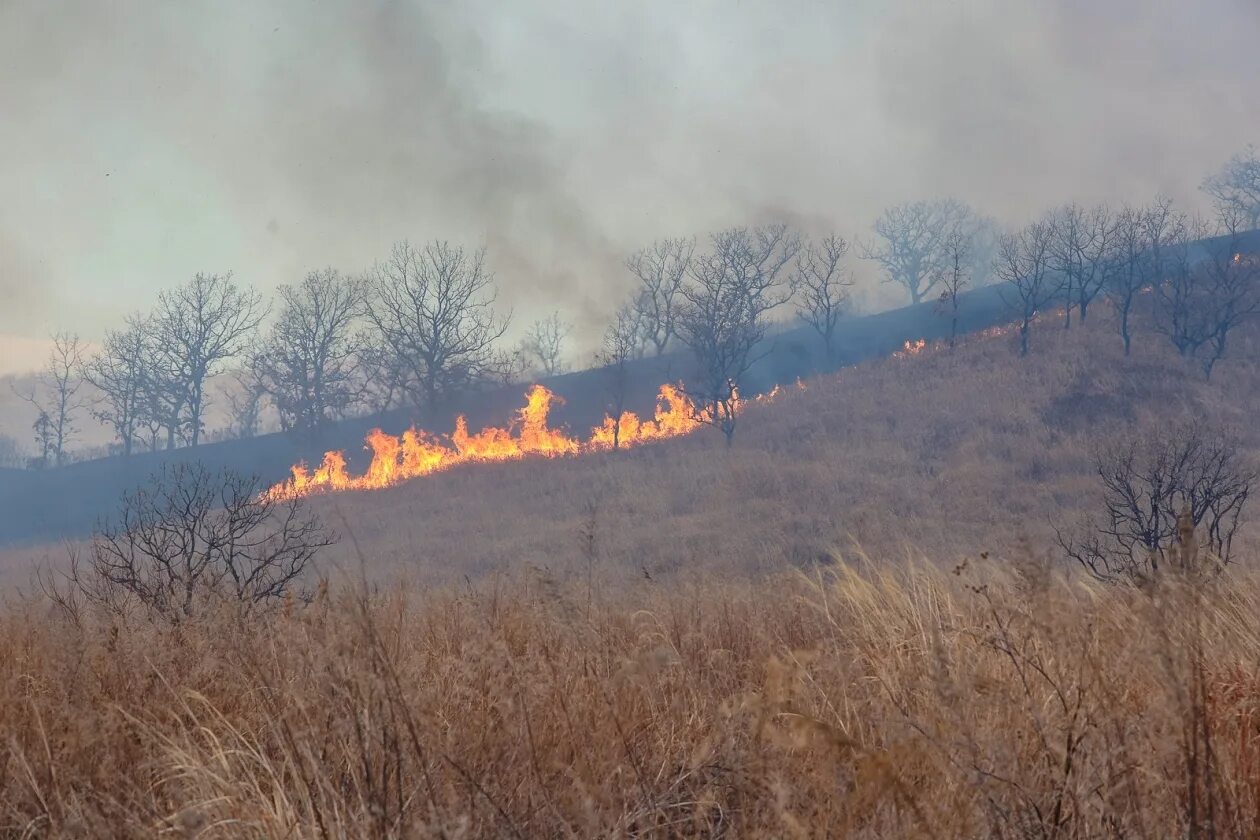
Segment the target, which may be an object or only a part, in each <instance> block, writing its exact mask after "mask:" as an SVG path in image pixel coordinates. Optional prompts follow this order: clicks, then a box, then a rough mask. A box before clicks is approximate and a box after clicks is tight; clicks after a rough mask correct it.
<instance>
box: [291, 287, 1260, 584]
mask: <svg viewBox="0 0 1260 840" xmlns="http://www.w3.org/2000/svg"><path fill="white" fill-rule="evenodd" d="M1113 329H1114V328H1113V325H1112V323H1111V322H1110V314H1109V313H1107V312H1106V311H1105V310H1104V309H1099V310H1098V312H1097V315H1095V316H1092V317H1091V321H1090V323H1089V324H1088V325H1087V326H1085V327H1084V328H1082V327H1079V326H1078V327H1075V328H1073V329H1072V330H1071V331H1070V332H1065V331H1064V330H1063V329H1062V328H1061V326H1060V325H1059V324H1058V323H1057V322H1053V323H1051V322H1046V323H1042V324H1040V325H1038V327H1037V331H1036V335H1035V336H1034V353H1033V355H1031V356H1030V357H1028V358H1023V359H1021V358H1019V357H1018V356H1017V355H1016V354H1015V348H1014V346H1013V341H1014V339H1013V337H1011V336H1007V335H999V336H989V337H985V338H976V339H973V340H971V341H969V342H967V343H965V344H964V345H963V346H961V347H959V348H958V350H957V351H956V352H954V353H952V354H951V353H949V352H947V351H945V350H943V349H941V350H938V351H936V352H927V353H924V354H920V355H917V356H912V357H904V358H898V357H893V358H886V359H881V360H876V361H872V362H868V363H864V364H861V365H858V366H856V367H853V368H850V369H846V370H842V371H840V372H838V373H836V374H832V375H827V376H823V377H819V378H817V379H815V380H812V381H810V382H809V384H808V387H807V388H806V389H805V390H803V391H799V390H797V389H795V388H788V389H787V390H786V392H785V393H784V394H783V395H782V396H781V397H779V398H778V399H777V400H775V401H773V402H771V403H768V404H758V405H753V406H750V407H749V408H748V409H747V411H746V413H745V415H744V416H743V418H742V420H741V426H740V428H739V430H738V433H737V436H736V441H735V445H734V446H733V447H732V448H730V449H727V448H726V447H725V446H724V445H723V443H722V440H721V435H719V434H717V433H716V432H715V431H713V430H709V429H706V430H703V431H702V432H700V433H698V434H695V435H693V436H691V437H688V438H681V439H676V440H672V441H667V442H663V443H660V444H655V445H649V446H645V447H643V448H640V449H636V450H631V451H624V452H617V453H607V454H601V455H589V456H582V457H579V458H571V459H560V460H536V461H525V462H518V463H508V464H485V465H474V466H470V467H467V468H460V469H457V470H454V471H451V472H449V473H443V474H437V475H433V476H429V477H426V478H422V479H418V480H416V481H413V482H411V483H409V484H406V485H402V486H398V487H395V488H392V489H388V490H384V491H376V492H360V493H347V494H339V495H334V496H328V497H322V498H321V497H317V498H314V499H313V500H312V503H313V504H314V505H315V506H316V508H317V509H319V510H320V511H321V512H323V513H324V514H325V515H326V516H327V517H328V518H329V519H330V520H331V521H332V522H333V523H334V524H336V525H337V527H338V528H339V529H341V530H348V531H350V532H352V534H353V536H354V537H355V541H356V544H357V550H360V551H362V552H363V553H364V554H365V555H366V556H367V557H370V558H371V567H372V571H373V572H374V573H376V574H380V575H384V576H393V575H394V574H402V575H404V576H407V577H412V578H417V579H420V580H423V581H441V580H450V579H451V578H458V577H461V576H463V575H465V574H468V575H478V574H482V573H486V572H491V571H498V570H512V569H517V570H519V569H520V568H522V567H525V566H538V567H548V568H551V569H552V570H554V571H557V572H581V573H582V574H585V573H586V571H587V568H588V566H597V567H599V568H601V569H604V570H606V571H609V572H611V573H613V574H614V575H617V576H622V577H624V576H626V575H644V574H646V575H650V576H653V577H659V576H661V575H668V574H670V573H673V572H679V571H686V572H695V571H700V572H703V573H708V572H711V571H738V572H753V573H759V572H764V571H775V570H780V569H783V568H785V567H790V566H802V567H808V566H810V565H811V564H814V563H819V562H821V563H828V562H830V561H831V558H832V557H833V554H834V552H835V551H837V550H839V551H841V552H846V551H851V550H853V548H854V546H856V545H861V546H862V547H863V548H864V549H866V550H869V551H871V552H872V553H873V554H875V555H877V556H880V557H883V558H889V557H895V556H903V555H904V554H906V553H907V552H912V551H913V552H919V551H922V552H926V553H928V554H930V555H931V556H932V557H934V558H936V559H939V560H942V561H947V560H950V559H953V558H957V557H961V556H964V555H968V554H975V553H978V552H981V551H986V550H989V551H996V552H999V553H1002V552H1006V551H1010V550H1013V549H1015V548H1016V547H1017V546H1019V545H1020V544H1021V543H1022V542H1023V541H1025V540H1027V541H1028V542H1030V543H1031V544H1032V545H1034V546H1040V547H1048V546H1049V545H1050V543H1051V542H1052V537H1053V524H1054V523H1055V522H1061V521H1064V520H1070V519H1072V518H1074V517H1076V516H1077V515H1079V514H1081V513H1084V512H1087V511H1089V510H1091V509H1092V507H1093V505H1094V500H1095V498H1096V486H1095V485H1096V482H1095V478H1094V475H1093V466H1092V461H1091V450H1092V448H1093V447H1096V446H1099V445H1105V443H1106V441H1108V440H1109V439H1110V438H1112V437H1113V436H1115V435H1121V434H1128V433H1131V432H1132V431H1134V430H1139V431H1140V430H1141V429H1154V428H1156V427H1158V426H1159V425H1160V424H1163V423H1168V422H1173V421H1179V420H1187V419H1193V418H1199V419H1206V420H1209V421H1211V422H1213V423H1217V424H1220V425H1223V426H1228V427H1231V428H1233V429H1234V430H1236V431H1237V433H1238V434H1240V435H1241V436H1243V438H1244V440H1245V442H1246V443H1247V445H1248V446H1249V447H1251V448H1252V450H1253V451H1255V452H1257V453H1260V429H1257V426H1256V424H1255V423H1254V419H1253V414H1254V410H1255V407H1256V406H1257V405H1260V338H1258V336H1260V331H1257V330H1251V331H1249V332H1247V333H1245V334H1243V335H1240V336H1239V337H1238V341H1237V344H1236V345H1235V353H1234V356H1233V359H1232V360H1231V361H1228V362H1226V363H1223V364H1222V365H1221V366H1220V368H1219V370H1218V371H1217V374H1216V375H1215V377H1214V380H1213V381H1212V382H1211V383H1206V382H1203V381H1202V379H1201V376H1200V375H1199V373H1198V369H1197V368H1196V367H1195V366H1193V365H1190V364H1187V363H1186V362H1185V360H1183V359H1181V358H1179V357H1177V356H1176V354H1175V353H1173V352H1172V351H1171V348H1169V347H1166V346H1165V345H1166V342H1165V341H1164V340H1163V339H1161V338H1159V337H1158V336H1155V335H1153V334H1149V333H1142V334H1141V337H1140V340H1139V341H1138V342H1137V343H1136V344H1135V348H1134V353H1133V355H1132V356H1131V357H1128V358H1126V357H1124V356H1123V354H1122V352H1121V350H1120V347H1119V341H1118V339H1117V338H1116V336H1115V333H1114V331H1113ZM1254 536H1255V535H1254V533H1251V534H1249V535H1244V539H1249V538H1254ZM592 546H593V548H592ZM352 548H353V546H352V545H351V544H350V543H349V542H347V543H344V544H343V545H342V546H341V547H340V548H339V549H337V550H336V551H335V552H334V553H333V554H332V555H330V558H329V559H330V560H331V561H333V562H334V563H336V564H343V565H347V564H348V565H350V566H351V567H353V566H357V560H356V558H355V556H354V554H353V553H352V551H351V549H352Z"/></svg>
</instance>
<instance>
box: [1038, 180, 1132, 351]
mask: <svg viewBox="0 0 1260 840" xmlns="http://www.w3.org/2000/svg"><path fill="white" fill-rule="evenodd" d="M1050 225H1051V229H1052V230H1053V231H1054V237H1053V239H1052V240H1051V243H1052V244H1051V251H1050V253H1051V258H1052V263H1051V265H1052V267H1053V268H1054V270H1055V271H1056V272H1057V273H1058V274H1059V276H1061V277H1062V278H1063V288H1062V293H1063V301H1064V307H1063V313H1064V314H1063V326H1064V327H1067V328H1070V327H1071V326H1072V307H1073V306H1075V307H1076V308H1077V310H1078V311H1079V312H1080V316H1081V322H1082V323H1084V321H1085V319H1086V317H1087V316H1088V313H1089V305H1090V304H1091V303H1093V301H1094V298H1096V297H1097V296H1098V293H1099V292H1101V291H1102V289H1103V286H1104V281H1105V280H1106V276H1107V273H1106V271H1107V260H1108V257H1109V255H1110V253H1111V248H1112V244H1113V242H1114V239H1115V234H1116V225H1115V220H1114V219H1113V218H1112V214H1111V211H1110V210H1109V209H1107V208H1106V207H1104V206H1102V205H1099V206H1097V207H1093V208H1088V209H1087V208H1084V207H1081V206H1080V205H1078V204H1069V205H1067V206H1065V207H1062V208H1060V209H1058V210H1056V211H1055V212H1054V213H1052V214H1051V215H1050Z"/></svg>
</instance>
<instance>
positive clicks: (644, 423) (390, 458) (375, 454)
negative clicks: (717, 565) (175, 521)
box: [266, 385, 702, 499]
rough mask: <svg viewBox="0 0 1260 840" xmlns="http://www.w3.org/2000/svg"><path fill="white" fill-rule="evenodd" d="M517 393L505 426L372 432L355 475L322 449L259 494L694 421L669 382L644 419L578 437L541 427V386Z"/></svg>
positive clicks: (680, 427) (695, 424) (624, 418)
mask: <svg viewBox="0 0 1260 840" xmlns="http://www.w3.org/2000/svg"><path fill="white" fill-rule="evenodd" d="M525 398H526V402H525V406H524V407H523V408H521V409H520V410H519V411H518V412H517V415H516V422H515V423H513V424H512V426H511V427H509V428H498V427H494V426H491V427H488V428H485V429H482V430H481V431H480V432H477V433H476V434H472V433H471V432H469V431H468V423H467V421H466V420H465V419H464V418H463V417H462V416H461V417H459V418H458V419H457V420H456V421H455V430H454V431H453V432H452V433H451V434H450V436H449V439H448V438H443V437H440V436H438V435H434V434H430V433H429V432H426V431H424V430H423V429H417V428H415V427H412V428H410V429H408V430H407V431H405V432H403V433H402V435H400V436H394V435H390V434H386V433H385V432H383V431H381V430H380V429H373V430H372V431H370V432H368V435H367V438H366V439H365V441H364V443H365V448H366V449H368V450H370V451H371V452H372V463H371V464H370V465H369V466H368V468H367V471H366V472H365V473H363V475H359V476H354V475H350V473H349V472H347V470H346V456H345V455H344V454H343V453H341V452H338V451H333V452H327V453H325V454H324V460H323V462H322V463H320V465H319V466H318V467H316V468H315V469H314V470H311V469H309V468H308V467H307V466H306V465H305V464H298V465H297V466H295V467H293V469H292V473H293V475H292V477H291V478H290V479H289V480H288V481H283V482H280V483H279V484H276V485H275V486H274V487H272V488H271V489H269V490H268V491H267V493H266V495H267V496H269V497H271V498H277V499H283V498H292V497H295V496H307V495H311V494H312V493H328V492H338V491H342V490H378V489H381V488H384V487H390V486H392V485H395V484H399V483H401V482H404V481H409V480H410V479H413V478H419V477H420V476H424V475H429V474H431V473H435V472H440V471H442V470H448V469H451V468H452V467H456V466H459V465H460V464H466V463H470V462H475V461H512V460H518V459H520V458H525V457H528V456H538V457H557V456H561V455H577V454H581V453H583V452H600V451H607V450H611V449H614V448H617V447H627V446H638V445H640V444H644V443H648V442H651V441H655V440H662V439H664V438H671V437H679V436H681V435H686V434H690V433H691V432H694V431H696V429H698V428H699V427H700V426H701V425H702V423H701V422H700V420H699V419H697V418H698V416H699V415H698V413H697V412H698V410H697V408H696V406H695V404H694V403H693V402H692V401H691V399H689V398H688V397H687V395H686V394H685V393H683V390H682V387H681V386H675V385H662V386H661V389H660V393H659V394H658V395H657V398H656V413H655V415H654V416H653V418H652V419H651V420H642V419H640V418H639V417H638V416H637V415H636V414H634V412H630V411H627V412H623V413H622V415H621V419H620V423H618V422H617V421H616V420H614V419H613V418H612V417H605V418H604V422H603V424H602V425H600V426H597V427H595V428H594V429H592V430H591V434H590V436H589V438H587V440H585V441H579V440H577V439H575V438H571V437H569V436H568V435H567V434H566V433H565V432H564V431H562V430H560V429H553V428H551V427H549V426H548V425H547V417H548V415H549V414H550V413H551V406H552V405H553V404H554V403H558V402H559V401H560V398H559V397H557V396H556V395H555V394H553V393H552V392H551V391H549V390H547V388H545V387H543V386H542V385H534V386H533V387H532V388H530V389H529V392H528V393H527V394H526V395H525Z"/></svg>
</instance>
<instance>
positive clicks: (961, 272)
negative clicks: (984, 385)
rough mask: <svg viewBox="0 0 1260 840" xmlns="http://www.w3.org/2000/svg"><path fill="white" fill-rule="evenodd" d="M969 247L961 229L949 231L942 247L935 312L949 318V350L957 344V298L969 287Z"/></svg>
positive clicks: (970, 263)
mask: <svg viewBox="0 0 1260 840" xmlns="http://www.w3.org/2000/svg"><path fill="white" fill-rule="evenodd" d="M971 247H972V241H971V237H970V236H969V235H968V234H967V233H966V232H965V231H963V230H961V229H955V230H953V231H951V232H950V233H949V235H948V236H946V237H945V242H944V244H943V245H942V252H943V255H944V262H945V264H944V266H943V267H942V268H941V279H940V281H939V283H938V285H939V286H940V287H941V295H940V297H939V298H938V299H937V301H936V311H937V312H939V313H941V314H943V315H945V316H946V317H947V318H949V349H950V350H953V349H954V346H955V344H957V342H958V308H959V302H960V298H959V296H960V295H961V294H962V292H963V290H964V289H966V288H967V286H968V285H970V279H971V275H970V266H971V265H972V253H971Z"/></svg>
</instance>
